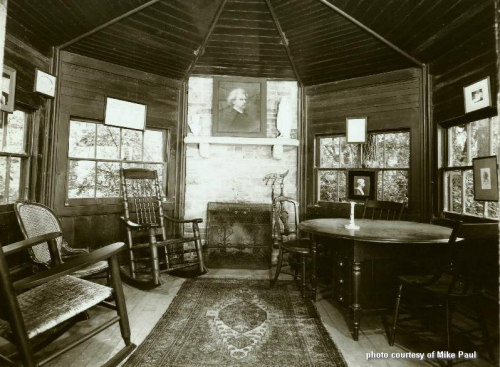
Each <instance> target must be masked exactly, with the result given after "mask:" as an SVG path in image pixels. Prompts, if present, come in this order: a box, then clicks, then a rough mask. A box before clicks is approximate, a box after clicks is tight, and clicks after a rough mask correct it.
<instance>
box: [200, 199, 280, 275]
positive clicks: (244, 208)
mask: <svg viewBox="0 0 500 367" xmlns="http://www.w3.org/2000/svg"><path fill="white" fill-rule="evenodd" d="M271 250H272V236H271V205H270V204H253V203H221V202H211V203H208V210H207V245H206V247H205V263H206V264H207V266H208V267H211V268H232V269H268V268H269V267H270V265H271Z"/></svg>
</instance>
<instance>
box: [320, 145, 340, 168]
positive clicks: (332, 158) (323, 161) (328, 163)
mask: <svg viewBox="0 0 500 367" xmlns="http://www.w3.org/2000/svg"><path fill="white" fill-rule="evenodd" d="M339 149H340V147H339V140H338V138H320V139H319V167H323V168H334V167H335V168H336V167H340V150H339Z"/></svg>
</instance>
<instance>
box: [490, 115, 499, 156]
mask: <svg viewBox="0 0 500 367" xmlns="http://www.w3.org/2000/svg"><path fill="white" fill-rule="evenodd" d="M499 124H500V120H499V118H498V116H495V117H493V118H492V119H491V128H492V129H493V149H492V154H493V155H496V154H497V149H498V125H499Z"/></svg>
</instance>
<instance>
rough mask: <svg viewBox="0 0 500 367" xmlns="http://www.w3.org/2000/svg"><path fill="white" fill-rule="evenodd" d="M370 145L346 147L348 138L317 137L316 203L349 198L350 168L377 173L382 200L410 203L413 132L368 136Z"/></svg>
mask: <svg viewBox="0 0 500 367" xmlns="http://www.w3.org/2000/svg"><path fill="white" fill-rule="evenodd" d="M367 141H368V142H367V144H363V145H361V144H346V138H345V136H341V135H338V136H318V137H317V138H316V165H315V171H316V183H317V200H319V201H342V200H344V199H345V197H346V195H347V182H346V176H347V174H346V172H347V169H350V168H361V167H363V168H374V169H376V170H377V174H378V180H377V182H378V183H377V185H378V187H377V197H378V199H379V200H388V201H400V202H405V201H407V200H408V171H409V167H410V133H409V132H390V133H371V134H368V140H367Z"/></svg>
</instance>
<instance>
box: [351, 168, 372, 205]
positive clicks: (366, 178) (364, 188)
mask: <svg viewBox="0 0 500 367" xmlns="http://www.w3.org/2000/svg"><path fill="white" fill-rule="evenodd" d="M347 198H348V199H352V200H366V199H371V200H376V199H377V171H376V170H373V169H356V170H348V171H347Z"/></svg>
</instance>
